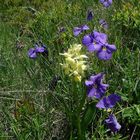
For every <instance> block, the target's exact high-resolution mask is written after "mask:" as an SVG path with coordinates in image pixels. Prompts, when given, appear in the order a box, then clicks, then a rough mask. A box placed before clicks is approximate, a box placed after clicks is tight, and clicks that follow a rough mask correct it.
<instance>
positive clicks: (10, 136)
mask: <svg viewBox="0 0 140 140" xmlns="http://www.w3.org/2000/svg"><path fill="white" fill-rule="evenodd" d="M58 2H59V4H58ZM27 5H28V4H27ZM27 5H26V3H24V4H23V5H22V6H23V7H26V6H27ZM29 6H31V7H33V8H35V9H36V10H37V12H36V14H35V17H34V18H33V17H32V16H31V17H30V15H28V16H29V17H28V18H29V20H28V21H25V19H24V18H23V17H24V16H25V15H26V14H25V15H23V16H20V15H18V13H16V11H15V10H14V11H12V10H11V11H12V12H13V13H12V14H13V15H14V14H15V13H16V14H17V17H18V16H19V17H18V18H17V17H15V19H14V17H13V18H12V19H11V18H10V19H9V20H8V21H7V22H4V21H3V22H1V23H0V32H1V36H0V51H1V55H0V70H1V72H0V79H1V81H0V104H1V105H0V120H1V123H0V140H1V139H2V140H14V139H15V140H30V139H34V140H46V139H47V140H49V139H50V140H51V139H62V140H67V139H70V140H74V139H79V140H82V139H87V140H88V139H91V140H92V139H93V140H94V139H97V140H98V139H101V140H102V139H113V140H118V139H121V140H127V139H130V138H133V139H136V140H137V139H139V138H140V134H139V130H140V125H139V123H140V120H139V116H140V106H139V104H140V100H139V99H140V94H139V92H140V47H139V46H140V42H139V36H138V35H139V31H137V30H132V31H129V30H128V29H126V33H124V32H123V31H124V30H125V29H124V27H123V28H122V26H121V25H119V26H118V24H117V23H116V22H113V21H112V17H113V15H114V11H115V10H117V9H118V7H119V6H120V5H119V3H118V2H117V1H116V2H115V4H114V5H113V6H112V7H111V8H110V9H106V10H105V9H103V8H102V6H101V5H100V4H98V3H96V2H95V3H94V2H92V1H91V0H82V1H79V0H77V1H70V2H68V1H65V0H62V1H61V2H60V0H58V1H57V2H56V3H54V2H52V1H48V2H46V3H45V2H44V3H43V4H42V5H41V6H39V5H37V4H36V6H35V5H34V4H33V3H32V5H29ZM43 6H44V7H43ZM4 8H6V7H4ZM10 8H11V9H12V7H10V6H9V8H7V9H8V10H10ZM88 8H93V9H94V19H93V21H91V22H88V23H87V21H86V12H87V9H88ZM13 9H14V6H13ZM14 12H15V13H14ZM12 14H11V15H12ZM25 17H26V16H25ZM16 18H17V19H18V20H17V19H16ZM100 18H105V19H106V20H107V22H108V23H109V30H108V31H104V30H103V29H101V28H100V26H99V25H98V20H99V19H100ZM17 21H18V22H17ZM22 21H25V23H24V22H22ZM85 23H87V24H88V25H89V26H90V28H91V30H90V31H88V32H87V33H89V32H91V31H92V30H93V29H97V30H100V31H102V32H106V33H107V34H108V36H109V42H110V43H115V45H116V46H117V51H116V52H115V53H114V55H113V58H112V60H110V61H109V62H102V61H99V60H98V59H97V58H96V57H95V56H94V55H89V54H88V53H87V51H86V50H85V49H83V51H84V52H85V53H86V54H87V55H89V64H90V67H89V69H88V71H87V73H86V75H85V77H84V78H83V80H82V81H81V83H75V82H74V81H73V80H72V79H70V78H69V77H68V76H66V75H65V74H64V72H63V69H62V68H61V66H60V63H62V61H63V57H62V56H60V55H59V53H63V52H64V51H66V50H67V48H69V46H70V44H73V43H81V38H82V36H83V35H81V36H80V37H78V38H75V37H74V36H73V34H72V30H73V27H75V26H78V25H81V24H85ZM17 24H18V26H17ZM15 25H16V26H15ZM21 25H22V28H19V26H21ZM61 26H64V27H65V28H66V32H64V33H61V34H58V27H61ZM23 27H24V28H23ZM21 29H23V32H24V33H23V34H22V35H21V36H20V32H21V31H20V30H21ZM130 33H132V35H131V34H130ZM133 34H134V35H136V36H135V37H134V36H133ZM128 38H129V39H130V40H131V41H129V39H128ZM133 38H134V40H133ZM40 39H41V40H42V41H43V43H44V44H46V45H47V48H48V50H49V56H48V57H47V58H45V57H43V56H39V57H38V58H37V59H36V60H31V59H29V58H28V56H27V51H28V49H29V48H32V47H33V44H34V43H35V42H36V41H38V40H40ZM17 42H18V43H19V44H21V45H22V46H23V47H21V48H17ZM99 72H105V74H106V76H105V77H106V78H105V81H106V83H108V84H110V87H109V90H108V91H107V94H108V95H109V94H110V93H114V92H115V93H118V94H119V95H121V97H122V101H121V102H120V103H119V104H118V105H117V106H116V107H115V108H114V109H113V112H114V113H115V114H116V117H117V119H118V121H119V122H120V124H121V125H122V129H121V130H120V131H119V132H118V133H117V134H112V133H110V132H108V131H107V127H105V125H104V123H103V121H104V119H105V118H106V117H107V115H108V114H107V113H106V112H104V111H100V110H98V109H96V108H95V103H96V101H89V100H87V99H86V88H85V86H84V81H85V80H86V79H87V78H88V77H89V76H90V75H91V74H93V73H99ZM55 76H58V77H60V79H59V80H58V82H57V85H56V86H55V84H54V82H53V81H52V80H53V79H54V77H55ZM53 84H54V85H53ZM50 86H51V87H52V88H50ZM134 112H135V113H134ZM84 137H85V138H84Z"/></svg>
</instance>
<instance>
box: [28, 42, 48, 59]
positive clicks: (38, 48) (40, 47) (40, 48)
mask: <svg viewBox="0 0 140 140" xmlns="http://www.w3.org/2000/svg"><path fill="white" fill-rule="evenodd" d="M38 54H43V55H44V56H48V50H47V47H46V46H45V45H44V44H42V43H41V42H39V43H36V44H35V45H34V48H30V49H29V51H28V56H29V58H32V59H35V58H36V57H37V55H38Z"/></svg>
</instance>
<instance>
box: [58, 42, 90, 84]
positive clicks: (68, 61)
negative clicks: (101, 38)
mask: <svg viewBox="0 0 140 140" xmlns="http://www.w3.org/2000/svg"><path fill="white" fill-rule="evenodd" d="M81 49H82V45H81V44H74V45H71V46H70V48H69V49H68V51H67V52H65V53H60V55H63V56H64V57H65V63H64V64H61V65H62V67H63V69H64V72H65V74H66V75H69V76H70V77H73V78H74V80H75V81H81V79H82V77H83V76H84V74H85V70H86V69H87V64H86V63H87V62H86V59H87V58H88V57H87V56H86V55H85V54H83V53H82V50H81Z"/></svg>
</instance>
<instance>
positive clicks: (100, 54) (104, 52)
mask: <svg viewBox="0 0 140 140" xmlns="http://www.w3.org/2000/svg"><path fill="white" fill-rule="evenodd" d="M96 55H97V57H98V58H99V59H100V60H110V59H111V58H112V53H109V52H108V51H107V50H101V51H99V52H97V53H96Z"/></svg>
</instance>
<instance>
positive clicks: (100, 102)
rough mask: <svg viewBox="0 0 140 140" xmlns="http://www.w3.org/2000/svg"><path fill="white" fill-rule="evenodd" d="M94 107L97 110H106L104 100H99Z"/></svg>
mask: <svg viewBox="0 0 140 140" xmlns="http://www.w3.org/2000/svg"><path fill="white" fill-rule="evenodd" d="M96 107H97V108H106V107H105V105H104V100H103V99H101V100H100V101H99V102H98V103H97V104H96Z"/></svg>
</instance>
